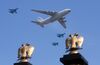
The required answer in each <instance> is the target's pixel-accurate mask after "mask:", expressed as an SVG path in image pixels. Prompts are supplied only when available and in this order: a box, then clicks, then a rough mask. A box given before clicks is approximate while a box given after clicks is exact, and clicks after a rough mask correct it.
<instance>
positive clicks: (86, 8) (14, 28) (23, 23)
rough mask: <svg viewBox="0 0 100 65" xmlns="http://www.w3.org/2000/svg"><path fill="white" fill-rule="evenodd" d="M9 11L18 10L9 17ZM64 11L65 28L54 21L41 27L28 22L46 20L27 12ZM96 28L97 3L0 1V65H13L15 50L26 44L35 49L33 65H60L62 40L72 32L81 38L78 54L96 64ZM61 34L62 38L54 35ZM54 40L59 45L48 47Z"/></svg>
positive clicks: (99, 21)
mask: <svg viewBox="0 0 100 65" xmlns="http://www.w3.org/2000/svg"><path fill="white" fill-rule="evenodd" d="M9 8H19V10H18V14H14V15H12V14H10V13H9V12H8V9H9ZM65 8H69V9H71V12H70V13H69V14H68V15H66V20H67V23H66V25H67V28H66V29H64V28H63V27H62V26H61V25H60V24H59V23H58V22H54V23H51V24H48V25H46V26H45V28H41V27H40V26H38V25H36V24H33V23H31V21H32V20H36V19H37V18H38V17H43V18H46V17H48V16H46V15H43V14H39V13H33V12H32V11H31V9H41V10H51V11H60V10H63V9H65ZM99 28H100V0H0V65H13V63H15V62H16V60H17V50H18V48H19V47H20V46H21V44H22V43H26V42H29V43H31V44H32V45H33V46H34V47H35V51H34V54H33V56H32V59H31V60H30V62H31V63H32V64H33V65H62V63H60V61H59V58H60V57H62V56H63V55H64V54H65V39H66V38H67V37H68V35H69V34H70V33H72V34H73V33H75V32H78V33H79V34H81V35H83V36H84V38H85V41H84V45H83V50H81V51H80V52H81V54H82V55H83V56H84V57H85V58H86V59H87V60H88V62H89V65H97V64H100V61H99V60H100V51H99V49H100V47H99V46H100V44H99V43H100V40H99V36H100V29H99ZM64 32H65V33H66V35H65V37H64V38H58V37H57V36H56V35H57V33H64ZM56 41H57V42H59V45H58V46H52V42H56Z"/></svg>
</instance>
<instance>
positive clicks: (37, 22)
mask: <svg viewBox="0 0 100 65" xmlns="http://www.w3.org/2000/svg"><path fill="white" fill-rule="evenodd" d="M32 22H33V23H36V24H38V25H40V26H41V27H44V24H43V18H40V17H39V18H38V19H37V20H36V21H32Z"/></svg>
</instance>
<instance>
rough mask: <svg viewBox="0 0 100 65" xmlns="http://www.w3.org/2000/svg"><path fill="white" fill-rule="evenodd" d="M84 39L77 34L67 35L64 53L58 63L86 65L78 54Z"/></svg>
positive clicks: (85, 61)
mask: <svg viewBox="0 0 100 65" xmlns="http://www.w3.org/2000/svg"><path fill="white" fill-rule="evenodd" d="M83 40H84V38H83V37H82V36H79V35H78V34H76V33H75V34H74V35H69V37H68V38H67V39H66V49H67V51H66V53H67V54H65V55H64V56H63V57H62V58H60V62H61V63H63V65H88V62H87V60H86V59H85V58H84V57H83V56H82V55H81V54H80V53H79V51H78V50H80V49H82V48H81V46H82V44H83Z"/></svg>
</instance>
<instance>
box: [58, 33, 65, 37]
mask: <svg viewBox="0 0 100 65" xmlns="http://www.w3.org/2000/svg"><path fill="white" fill-rule="evenodd" d="M64 35H65V33H63V34H57V37H59V38H61V37H64Z"/></svg>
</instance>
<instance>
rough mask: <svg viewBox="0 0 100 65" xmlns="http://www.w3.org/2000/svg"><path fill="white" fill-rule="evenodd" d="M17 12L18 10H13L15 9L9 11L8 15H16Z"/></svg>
mask: <svg viewBox="0 0 100 65" xmlns="http://www.w3.org/2000/svg"><path fill="white" fill-rule="evenodd" d="M17 10H18V8H15V9H9V13H11V14H14V13H15V14H17Z"/></svg>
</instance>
